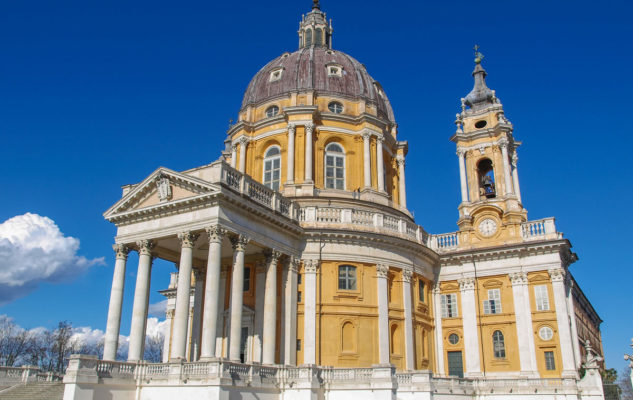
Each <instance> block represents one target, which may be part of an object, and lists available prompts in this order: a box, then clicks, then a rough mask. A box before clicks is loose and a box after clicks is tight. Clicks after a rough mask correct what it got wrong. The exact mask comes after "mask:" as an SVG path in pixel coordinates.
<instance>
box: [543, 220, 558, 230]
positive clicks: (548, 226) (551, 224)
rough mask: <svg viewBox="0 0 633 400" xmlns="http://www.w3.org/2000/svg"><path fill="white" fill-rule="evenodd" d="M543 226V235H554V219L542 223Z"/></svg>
mask: <svg viewBox="0 0 633 400" xmlns="http://www.w3.org/2000/svg"><path fill="white" fill-rule="evenodd" d="M544 225H545V234H549V233H556V224H555V223H554V218H548V219H546V220H545V222H544Z"/></svg>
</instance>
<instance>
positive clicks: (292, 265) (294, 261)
mask: <svg viewBox="0 0 633 400" xmlns="http://www.w3.org/2000/svg"><path fill="white" fill-rule="evenodd" d="M300 263H301V260H300V259H298V258H297V257H295V256H292V257H288V270H290V271H292V272H297V271H299V264H300Z"/></svg>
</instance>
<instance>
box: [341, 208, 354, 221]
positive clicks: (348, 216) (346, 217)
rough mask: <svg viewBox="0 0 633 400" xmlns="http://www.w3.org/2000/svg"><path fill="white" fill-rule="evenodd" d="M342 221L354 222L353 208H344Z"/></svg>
mask: <svg viewBox="0 0 633 400" xmlns="http://www.w3.org/2000/svg"><path fill="white" fill-rule="evenodd" d="M341 222H342V223H344V224H351V223H352V210H351V209H347V208H345V209H342V210H341Z"/></svg>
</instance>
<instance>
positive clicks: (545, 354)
mask: <svg viewBox="0 0 633 400" xmlns="http://www.w3.org/2000/svg"><path fill="white" fill-rule="evenodd" d="M548 356H551V357H548ZM543 357H544V358H545V370H546V371H556V355H555V354H554V350H545V351H544V352H543ZM550 362H551V365H550ZM550 366H551V368H550Z"/></svg>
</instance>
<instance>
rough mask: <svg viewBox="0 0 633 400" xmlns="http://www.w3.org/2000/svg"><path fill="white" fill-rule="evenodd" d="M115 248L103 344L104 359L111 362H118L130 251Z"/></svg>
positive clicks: (119, 247) (121, 247)
mask: <svg viewBox="0 0 633 400" xmlns="http://www.w3.org/2000/svg"><path fill="white" fill-rule="evenodd" d="M113 248H114V251H115V252H116V261H115V263H114V274H113V275H112V289H111V290H110V307H108V322H107V325H106V333H105V341H104V344H103V359H104V360H109V361H114V360H116V353H117V350H118V347H119V330H120V328H121V308H122V306H123V288H124V286H125V264H126V262H127V255H128V251H129V250H128V248H127V246H125V245H123V244H115V245H114V246H113Z"/></svg>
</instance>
